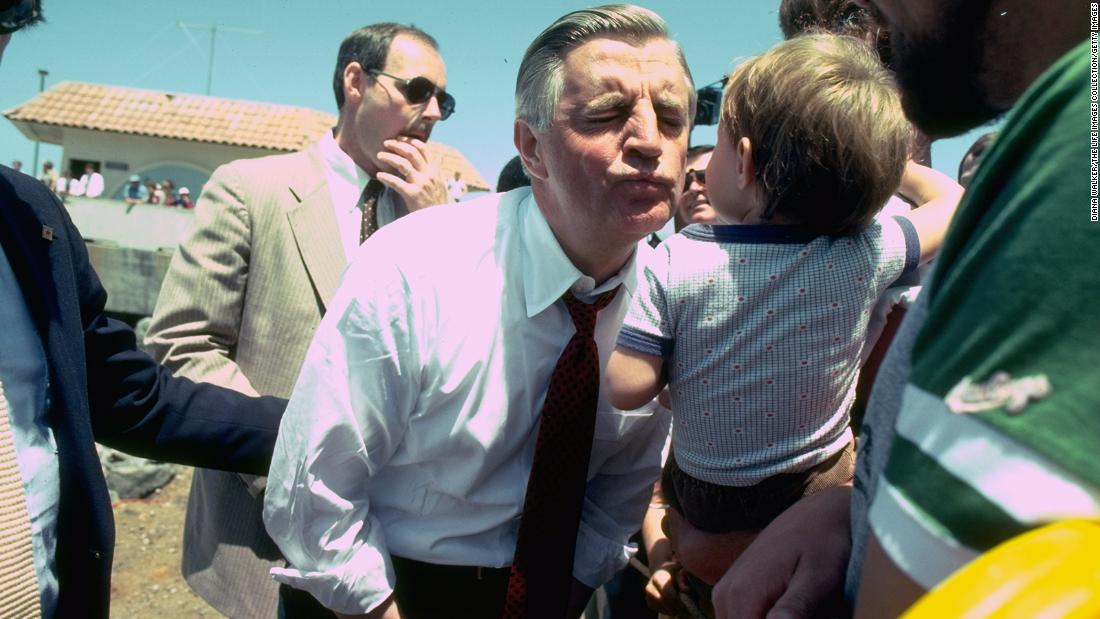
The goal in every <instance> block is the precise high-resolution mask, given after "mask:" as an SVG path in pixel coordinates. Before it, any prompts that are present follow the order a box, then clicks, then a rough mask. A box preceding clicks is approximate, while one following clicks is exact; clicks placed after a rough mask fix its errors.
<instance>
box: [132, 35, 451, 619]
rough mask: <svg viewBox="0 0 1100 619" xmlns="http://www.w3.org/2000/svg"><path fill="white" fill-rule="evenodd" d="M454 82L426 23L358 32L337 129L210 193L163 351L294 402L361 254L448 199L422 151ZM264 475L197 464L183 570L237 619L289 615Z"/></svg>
mask: <svg viewBox="0 0 1100 619" xmlns="http://www.w3.org/2000/svg"><path fill="white" fill-rule="evenodd" d="M446 79H447V77H446V69H445V67H444V64H443V59H442V58H441V57H440V55H439V52H438V51H437V45H436V42H435V40H434V39H432V38H431V37H430V36H429V35H427V34H426V33H424V32H422V31H420V30H418V29H416V28H413V27H407V26H402V25H398V24H392V23H385V24H374V25H371V26H367V27H365V28H361V29H359V30H356V31H354V32H352V33H351V34H350V35H348V37H347V38H346V39H345V40H344V42H343V44H342V45H341V46H340V52H339V56H338V58H337V64H336V72H335V76H334V83H333V87H334V90H335V94H336V102H337V106H338V108H339V119H338V121H337V125H336V127H335V129H334V130H333V131H332V134H331V135H325V136H324V137H323V138H322V139H321V140H320V141H319V142H317V143H315V144H313V145H311V146H310V147H308V148H306V149H305V150H303V151H300V152H296V153H292V154H288V155H278V156H273V157H264V158H260V159H248V160H240V161H234V162H232V163H230V164H227V165H225V166H222V167H221V168H219V169H218V170H217V171H216V172H215V173H214V175H213V177H211V179H210V182H209V183H208V184H207V185H206V187H205V188H204V190H203V194H202V197H201V199H200V200H199V202H198V205H197V208H196V212H195V229H194V231H193V233H192V235H191V237H190V238H189V239H188V240H187V241H185V242H184V243H183V244H181V245H180V247H179V250H178V251H177V252H176V255H175V257H174V258H173V260H172V264H171V267H170V269H169V271H168V275H167V277H166V278H165V280H164V284H163V287H162V288H161V294H160V298H159V300H158V302H157V308H156V311H155V312H154V315H153V322H152V324H151V326H150V329H149V334H148V337H147V339H146V345H147V346H149V347H150V349H151V350H152V352H153V355H154V356H155V357H156V358H157V359H159V360H161V361H162V362H163V363H164V364H165V365H167V366H169V367H171V368H173V369H174V370H175V371H176V373H177V374H181V375H184V376H187V377H190V378H192V379H195V380H199V381H205V382H211V383H216V384H219V385H225V386H228V387H230V388H233V389H236V390H238V391H241V392H244V393H248V394H257V393H258V394H264V395H276V396H279V397H284V398H285V397H288V396H289V395H290V392H291V389H292V388H293V387H294V382H295V379H296V378H297V376H298V370H299V368H300V366H301V364H302V361H303V359H304V358H305V353H306V348H307V347H308V345H309V343H310V340H311V339H312V337H313V331H314V329H315V328H316V327H317V324H318V322H319V321H320V319H321V315H322V314H323V313H324V311H325V305H326V303H327V302H328V301H329V299H330V298H331V297H332V294H333V292H334V291H335V289H336V285H337V283H338V282H339V279H340V275H341V273H342V272H343V270H344V267H345V265H346V264H347V263H348V260H349V257H350V254H351V253H352V252H353V251H354V250H355V249H356V248H357V247H358V245H359V244H360V242H361V241H362V240H364V239H365V237H366V236H369V234H370V233H371V232H373V230H375V229H377V228H378V227H379V226H382V225H385V224H387V223H389V222H391V221H393V220H394V219H396V218H398V217H401V216H402V215H405V214H406V213H408V212H411V211H415V210H419V209H422V208H425V207H427V206H430V205H433V204H441V203H445V202H447V201H448V196H447V188H446V185H445V182H444V180H443V179H442V177H441V175H440V172H439V167H438V163H437V162H435V161H433V160H432V159H431V158H430V157H429V155H428V153H427V150H426V144H425V142H426V141H427V140H428V138H429V136H430V134H431V131H432V127H433V126H434V125H435V123H436V122H438V121H440V120H443V119H446V118H447V117H448V116H449V115H450V114H451V112H452V111H453V110H454V98H453V97H451V96H450V95H448V94H447V93H446V91H445V90H444V87H445V86H446ZM379 192H380V193H379ZM263 482H264V479H263V478H252V479H246V478H243V477H241V476H238V475H234V474H227V473H222V472H218V471H212V470H205V469H199V470H196V472H195V478H194V483H193V484H192V487H191V498H190V501H189V503H188V506H187V521H186V525H185V530H184V541H183V545H184V550H183V573H184V576H185V577H186V579H187V582H188V583H189V584H190V586H191V587H192V588H193V589H194V590H195V591H196V592H197V593H198V594H199V595H200V596H202V597H203V598H204V599H205V600H206V601H207V602H209V603H210V604H211V605H212V606H214V607H215V608H217V609H218V610H219V611H221V612H223V613H225V614H226V615H228V616H231V617H234V618H242V617H243V618H248V617H263V618H265V619H267V618H270V617H274V616H275V615H276V609H277V606H278V589H277V586H276V584H275V583H274V582H273V581H272V579H271V576H270V575H269V574H268V570H269V568H270V567H272V566H276V565H278V566H282V565H283V561H282V558H281V556H280V554H279V551H278V549H277V548H276V546H275V545H274V543H272V541H271V540H270V539H269V538H268V536H267V534H266V533H265V532H264V525H263V522H262V519H261V512H262V509H263V497H262V496H261V495H260V493H261V492H262V489H263Z"/></svg>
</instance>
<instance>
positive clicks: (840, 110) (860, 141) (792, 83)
mask: <svg viewBox="0 0 1100 619" xmlns="http://www.w3.org/2000/svg"><path fill="white" fill-rule="evenodd" d="M722 122H723V128H724V130H725V131H727V132H728V133H727V137H729V139H730V143H731V144H734V145H736V144H737V142H738V141H739V140H740V139H741V138H743V137H747V138H749V141H750V142H751V144H752V162H753V166H754V168H755V181H756V183H757V184H758V186H759V187H760V191H761V197H762V199H763V200H764V210H763V213H762V214H761V218H762V219H764V220H768V219H771V218H773V217H775V216H776V215H779V216H780V217H781V218H783V219H784V220H785V221H787V222H790V223H797V224H802V225H805V226H807V227H810V228H812V229H813V230H815V231H816V232H817V233H818V234H826V235H829V236H845V235H849V234H854V233H857V232H859V231H860V230H862V229H863V228H864V227H865V226H866V225H867V224H868V223H870V221H871V219H872V218H873V217H874V216H875V213H877V212H878V211H879V210H880V209H881V208H882V205H883V204H885V203H886V200H887V199H888V198H889V197H890V195H891V194H893V193H894V191H895V190H897V187H898V184H899V183H900V182H901V174H902V171H903V169H904V168H905V161H906V158H907V146H908V143H909V137H910V131H911V130H910V128H909V122H908V121H907V120H906V118H905V114H904V112H902V109H901V100H900V97H899V96H898V92H897V88H896V87H895V86H894V82H893V80H892V79H891V77H890V74H889V73H888V72H887V71H886V70H885V69H884V68H883V67H882V65H881V64H880V63H879V62H878V59H877V58H875V56H874V54H873V53H872V52H871V50H870V49H868V48H867V46H866V45H864V44H863V43H861V42H860V41H857V40H855V39H853V38H851V37H844V36H836V35H832V34H825V33H817V34H804V35H801V36H798V37H795V38H793V39H791V40H789V41H785V42H783V43H780V44H779V45H776V46H775V47H773V48H772V49H770V50H768V51H767V52H765V53H764V54H762V55H760V56H757V57H755V58H750V59H749V60H748V61H746V62H745V63H744V64H742V65H741V66H740V67H738V68H737V69H736V70H735V71H734V72H733V74H731V75H730V79H729V85H728V86H727V87H726V95H725V98H724V99H723V101H722ZM719 130H720V131H721V130H723V129H719Z"/></svg>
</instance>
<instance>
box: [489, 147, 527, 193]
mask: <svg viewBox="0 0 1100 619" xmlns="http://www.w3.org/2000/svg"><path fill="white" fill-rule="evenodd" d="M530 184H531V177H530V176H527V172H526V171H525V170H524V169H523V161H521V160H520V158H519V155H516V156H515V157H512V158H511V159H510V160H509V161H508V163H506V164H504V167H503V168H501V170H500V177H499V178H497V192H498V193H503V192H505V191H511V190H513V189H515V188H516V187H527V186H528V185H530Z"/></svg>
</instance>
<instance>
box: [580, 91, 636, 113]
mask: <svg viewBox="0 0 1100 619" xmlns="http://www.w3.org/2000/svg"><path fill="white" fill-rule="evenodd" d="M626 101H627V99H626V97H625V96H624V95H623V93H621V92H609V93H605V94H602V95H600V96H598V97H596V98H595V99H591V100H589V101H587V102H585V103H584V104H583V105H582V106H581V109H582V110H583V111H585V112H588V113H590V114H592V113H594V114H599V113H600V112H610V111H612V110H618V109H621V108H622V107H623V106H624V105H625V104H626Z"/></svg>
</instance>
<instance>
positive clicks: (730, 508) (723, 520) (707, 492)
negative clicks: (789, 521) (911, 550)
mask: <svg viewBox="0 0 1100 619" xmlns="http://www.w3.org/2000/svg"><path fill="white" fill-rule="evenodd" d="M855 462H856V456H855V446H854V445H853V444H852V443H849V444H848V446H847V447H845V448H844V449H842V450H840V451H839V452H837V453H836V454H835V455H833V456H832V457H831V458H829V459H828V460H826V461H824V462H822V463H821V464H818V465H817V466H815V467H813V468H812V469H809V470H807V471H802V472H800V473H782V474H779V475H773V476H771V477H769V478H767V479H765V480H764V481H762V482H760V483H758V484H756V485H753V486H721V485H718V484H712V483H710V482H706V481H702V480H699V479H695V478H694V477H692V476H690V475H688V474H687V473H685V472H683V471H682V470H680V467H679V466H677V465H676V454H675V453H672V454H669V457H668V462H667V463H666V464H665V469H664V471H663V472H662V474H661V488H662V489H663V490H664V494H665V501H667V502H668V504H669V507H670V508H672V509H675V510H676V511H677V512H679V513H680V514H681V515H682V516H683V517H684V518H686V519H687V521H688V522H690V523H691V525H692V526H693V527H695V528H696V529H699V530H700V531H707V532H709V533H726V532H729V531H751V530H756V529H762V528H764V527H765V526H766V525H767V524H768V523H769V522H771V521H772V520H775V518H776V517H777V516H779V514H781V513H783V510H785V509H787V508H788V507H790V506H791V505H794V504H795V503H796V502H797V501H798V500H799V499H801V498H802V497H805V496H809V495H811V494H813V493H815V492H818V491H821V490H824V489H826V488H831V487H833V486H839V485H842V484H845V483H847V482H848V481H849V480H851V479H852V474H853V472H854V471H855Z"/></svg>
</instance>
